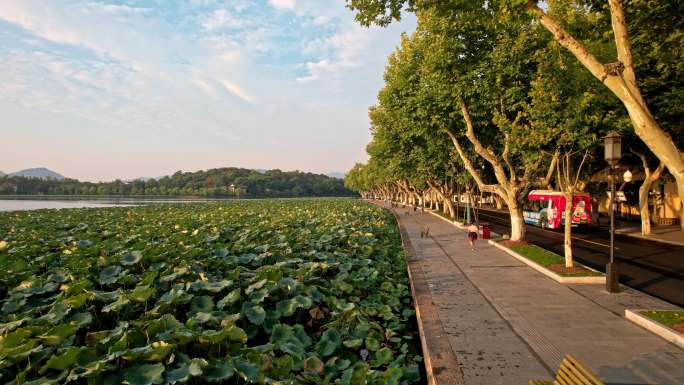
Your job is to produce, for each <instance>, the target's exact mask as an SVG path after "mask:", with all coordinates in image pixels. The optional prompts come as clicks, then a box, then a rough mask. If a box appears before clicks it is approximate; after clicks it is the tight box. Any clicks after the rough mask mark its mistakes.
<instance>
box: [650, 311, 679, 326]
mask: <svg viewBox="0 0 684 385" xmlns="http://www.w3.org/2000/svg"><path fill="white" fill-rule="evenodd" d="M640 314H641V315H643V316H645V317H647V318H649V319H652V320H653V321H656V322H658V323H660V324H663V325H665V326H667V327H669V328H672V327H673V326H674V325H676V324H681V323H684V311H681V310H648V311H642V312H640Z"/></svg>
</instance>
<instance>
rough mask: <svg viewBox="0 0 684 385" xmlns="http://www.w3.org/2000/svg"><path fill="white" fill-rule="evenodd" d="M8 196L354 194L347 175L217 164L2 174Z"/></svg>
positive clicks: (2, 187) (2, 186)
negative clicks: (149, 174) (88, 175)
mask: <svg viewBox="0 0 684 385" xmlns="http://www.w3.org/2000/svg"><path fill="white" fill-rule="evenodd" d="M0 194H2V195H36V194H37V195H100V196H107V195H117V196H202V197H241V198H244V197H298V196H348V195H354V193H352V192H351V191H350V190H347V189H346V188H345V187H344V185H343V181H342V180H341V179H337V178H331V177H328V176H325V175H320V174H313V173H306V172H300V171H287V172H284V171H281V170H269V171H265V172H258V171H255V170H249V169H244V168H235V167H228V168H217V169H211V170H206V171H196V172H182V171H178V172H176V173H175V174H173V175H170V176H165V177H162V178H159V179H149V180H135V181H130V182H126V181H121V180H115V181H113V182H100V183H93V182H81V181H78V180H74V179H64V180H54V179H38V178H26V177H16V176H14V177H12V176H4V177H0Z"/></svg>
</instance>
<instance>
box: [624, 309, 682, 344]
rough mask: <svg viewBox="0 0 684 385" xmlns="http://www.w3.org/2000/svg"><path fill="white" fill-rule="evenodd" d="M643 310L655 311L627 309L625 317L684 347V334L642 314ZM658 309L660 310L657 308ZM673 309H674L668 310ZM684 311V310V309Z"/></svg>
mask: <svg viewBox="0 0 684 385" xmlns="http://www.w3.org/2000/svg"><path fill="white" fill-rule="evenodd" d="M642 311H654V310H653V309H625V318H627V319H628V320H630V321H632V322H634V323H635V324H637V325H639V326H641V327H642V328H644V329H646V330H648V331H650V332H651V333H654V334H657V335H658V336H660V337H662V338H664V339H666V340H667V341H670V342H672V343H673V344H675V345H677V346H679V347H680V348H682V349H684V334H682V333H679V332H678V331H676V330H673V329H670V328H669V327H667V326H665V325H661V324H660V323H658V322H656V321H654V320H652V319H650V318H648V317H646V316H643V315H641V314H640V312H642ZM655 311H658V310H655ZM667 311H672V310H667ZM683 312H684V310H683Z"/></svg>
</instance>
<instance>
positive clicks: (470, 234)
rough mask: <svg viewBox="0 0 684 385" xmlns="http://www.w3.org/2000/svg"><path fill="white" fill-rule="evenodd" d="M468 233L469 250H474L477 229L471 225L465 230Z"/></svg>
mask: <svg viewBox="0 0 684 385" xmlns="http://www.w3.org/2000/svg"><path fill="white" fill-rule="evenodd" d="M466 230H467V231H468V242H469V243H470V248H471V249H473V250H475V241H476V240H477V233H478V231H479V230H478V228H477V226H475V224H474V223H471V224H469V225H468V227H467V228H466Z"/></svg>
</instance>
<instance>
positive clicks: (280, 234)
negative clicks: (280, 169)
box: [0, 199, 421, 385]
mask: <svg viewBox="0 0 684 385" xmlns="http://www.w3.org/2000/svg"><path fill="white" fill-rule="evenodd" d="M195 231H196V234H197V236H192V234H193V233H194V232H195ZM0 234H5V238H4V239H3V240H5V241H6V242H7V244H8V247H7V249H6V250H5V251H4V252H2V258H0V268H2V269H3V271H5V272H7V274H5V275H3V276H2V277H0V292H4V293H6V295H5V297H3V298H2V299H0V308H1V309H2V310H3V312H2V313H1V314H0V363H1V364H0V365H1V371H2V376H3V377H2V378H3V379H5V378H6V377H7V378H11V379H13V380H15V382H16V383H24V384H31V383H33V384H40V383H41V382H45V383H60V384H61V383H97V384H121V383H127V384H129V385H138V384H145V385H147V384H161V383H169V384H180V383H191V384H199V383H211V382H223V383H226V384H231V383H244V382H250V383H274V384H276V383H280V384H289V385H295V384H302V385H303V384H328V385H332V384H340V385H344V384H350V385H351V384H365V383H371V384H377V385H380V384H393V383H401V384H407V385H408V384H414V383H416V382H418V381H419V380H420V378H419V373H420V371H419V370H418V366H419V365H420V364H421V358H420V356H419V355H418V352H419V351H418V349H419V343H418V338H417V332H416V329H415V320H414V317H415V312H414V310H413V308H412V306H411V292H410V290H409V286H408V281H407V277H406V269H405V262H404V258H405V254H404V253H403V251H402V247H401V242H400V234H399V231H398V229H397V226H396V223H395V222H394V219H393V217H392V215H391V214H390V213H388V212H386V211H384V210H383V209H380V208H378V207H374V206H371V205H368V204H366V203H364V202H361V201H358V200H349V199H320V200H270V201H240V202H237V201H236V202H211V203H192V204H184V205H172V204H168V205H167V204H165V205H147V206H138V207H112V208H102V209H69V210H60V211H56V210H41V211H39V212H38V211H36V212H28V211H27V212H17V213H13V214H6V213H0ZM143 255H144V256H145V257H144V258H143ZM44 376H45V377H44Z"/></svg>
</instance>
